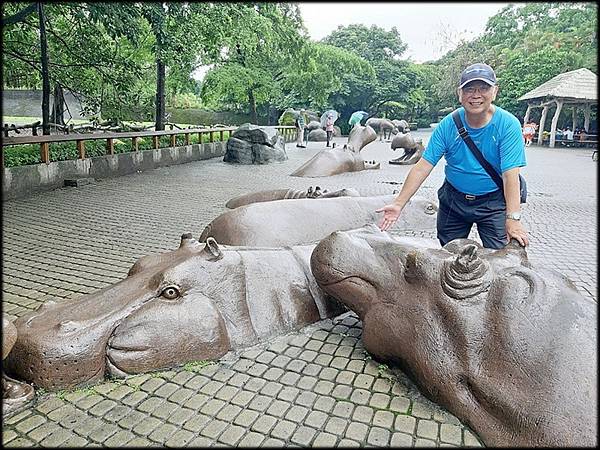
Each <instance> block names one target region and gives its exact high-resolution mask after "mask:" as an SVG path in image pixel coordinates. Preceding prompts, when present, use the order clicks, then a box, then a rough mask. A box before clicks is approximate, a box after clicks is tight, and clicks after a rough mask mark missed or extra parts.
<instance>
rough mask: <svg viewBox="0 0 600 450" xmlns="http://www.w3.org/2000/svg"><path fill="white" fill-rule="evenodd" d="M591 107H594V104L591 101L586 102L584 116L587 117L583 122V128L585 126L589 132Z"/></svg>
mask: <svg viewBox="0 0 600 450" xmlns="http://www.w3.org/2000/svg"><path fill="white" fill-rule="evenodd" d="M591 108H592V105H591V104H590V103H586V104H585V110H584V111H583V116H584V117H585V120H584V122H583V128H585V131H586V132H587V133H589V132H590V114H591Z"/></svg>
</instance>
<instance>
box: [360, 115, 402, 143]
mask: <svg viewBox="0 0 600 450" xmlns="http://www.w3.org/2000/svg"><path fill="white" fill-rule="evenodd" d="M365 125H367V126H370V127H371V128H373V130H375V132H376V133H377V134H378V135H379V140H380V141H382V140H385V139H390V138H391V137H392V134H396V133H398V128H396V125H394V123H393V122H392V121H391V120H388V119H382V118H378V117H371V118H370V119H367V121H366V122H365Z"/></svg>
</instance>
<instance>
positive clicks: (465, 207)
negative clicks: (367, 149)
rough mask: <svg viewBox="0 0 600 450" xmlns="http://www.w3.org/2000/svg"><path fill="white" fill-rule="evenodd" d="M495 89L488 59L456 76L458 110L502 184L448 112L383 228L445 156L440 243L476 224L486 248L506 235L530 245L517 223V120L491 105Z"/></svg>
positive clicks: (521, 151)
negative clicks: (458, 77)
mask: <svg viewBox="0 0 600 450" xmlns="http://www.w3.org/2000/svg"><path fill="white" fill-rule="evenodd" d="M497 94H498V85H497V84H496V74H495V73H494V70H493V69H492V68H491V67H490V66H489V65H487V64H481V63H478V64H472V65H470V66H469V67H467V68H466V69H465V70H464V71H463V72H462V74H461V76H460V83H459V87H458V99H459V101H460V103H461V105H462V108H459V109H458V110H457V111H458V114H459V117H460V118H461V121H462V126H463V127H464V128H465V130H466V131H467V132H468V133H469V135H470V136H471V138H472V139H473V141H474V142H475V144H476V145H477V147H478V148H479V150H480V151H481V153H482V155H483V157H484V158H485V159H486V160H487V161H488V162H489V163H490V164H491V165H492V167H493V168H494V170H496V172H498V173H499V175H501V178H502V181H503V189H500V188H499V187H498V186H497V185H496V183H495V182H494V180H493V179H492V178H491V177H490V176H489V175H488V173H487V172H486V170H485V169H484V168H483V166H482V165H481V164H480V163H479V161H478V160H477V159H476V158H475V156H474V155H473V153H472V152H471V150H470V149H469V148H468V147H467V144H466V143H465V142H464V140H463V139H462V138H461V136H460V134H459V133H458V129H457V127H456V124H455V123H454V120H453V117H452V113H450V114H448V115H447V116H446V117H444V119H443V120H442V121H441V122H440V123H439V125H438V126H437V127H435V129H434V130H433V134H432V135H431V138H430V139H429V142H428V144H427V148H426V149H425V151H424V152H423V156H422V157H421V159H420V160H419V161H418V162H417V163H416V164H415V165H414V166H413V167H412V168H411V169H410V171H409V172H408V175H407V176H406V179H405V180H404V184H403V186H402V190H401V191H400V193H399V194H398V196H397V197H396V198H395V199H394V201H393V202H392V203H391V204H389V205H386V206H384V207H383V208H380V209H378V210H376V212H382V213H383V217H382V219H381V221H380V222H379V227H380V229H381V230H382V231H385V230H387V229H388V228H390V227H391V226H392V225H393V224H394V223H395V222H396V221H397V220H398V217H399V216H400V213H401V212H402V210H403V209H404V206H405V205H406V204H407V203H408V201H409V200H410V199H411V197H412V196H413V195H414V194H415V192H416V191H417V189H419V187H420V186H421V184H423V182H424V181H425V179H426V178H427V177H428V176H429V174H430V173H431V171H432V170H433V168H434V166H435V165H436V164H437V163H438V161H439V160H440V159H441V158H442V156H443V157H444V159H445V160H446V166H445V169H444V170H445V175H446V179H445V181H444V184H443V185H442V187H441V188H440V189H439V190H438V199H439V210H438V217H437V237H438V239H439V241H440V244H441V245H446V244H447V243H448V242H450V241H452V240H454V239H459V238H467V237H468V236H469V233H470V231H471V228H472V227H473V224H474V223H476V224H477V231H478V233H479V237H480V238H481V241H482V243H483V246H484V247H486V248H503V247H504V246H506V245H507V244H508V242H509V241H510V239H516V240H517V241H518V242H519V244H520V245H521V246H526V245H529V238H528V236H527V231H526V230H525V227H524V226H523V225H522V224H521V211H520V208H521V202H520V180H519V168H520V167H523V166H525V165H526V158H525V145H524V142H523V135H522V131H521V123H520V121H519V119H517V118H516V117H515V116H514V115H512V114H511V113H509V112H508V111H505V110H504V109H502V108H500V107H498V106H496V105H494V104H493V103H492V102H493V101H494V100H495V99H496V95H497Z"/></svg>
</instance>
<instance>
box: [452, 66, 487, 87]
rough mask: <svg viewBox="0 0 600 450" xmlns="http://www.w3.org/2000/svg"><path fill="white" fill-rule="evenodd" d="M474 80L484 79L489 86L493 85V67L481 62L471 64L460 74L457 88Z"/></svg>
mask: <svg viewBox="0 0 600 450" xmlns="http://www.w3.org/2000/svg"><path fill="white" fill-rule="evenodd" d="M475 80H480V81H484V82H486V83H487V84H489V85H490V86H494V85H495V84H496V74H495V73H494V69H492V68H491V67H490V66H488V65H487V64H483V63H477V64H471V65H470V66H469V67H467V68H466V69H465V70H463V72H462V73H461V74H460V86H459V88H462V87H463V86H464V85H465V84H467V83H470V82H471V81H475Z"/></svg>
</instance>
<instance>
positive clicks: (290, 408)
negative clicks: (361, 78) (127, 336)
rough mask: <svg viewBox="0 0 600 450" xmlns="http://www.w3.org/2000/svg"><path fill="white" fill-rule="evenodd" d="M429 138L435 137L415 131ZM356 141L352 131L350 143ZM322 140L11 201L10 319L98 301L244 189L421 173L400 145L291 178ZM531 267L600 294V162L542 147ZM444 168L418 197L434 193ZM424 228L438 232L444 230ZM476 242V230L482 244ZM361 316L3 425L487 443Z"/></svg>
mask: <svg viewBox="0 0 600 450" xmlns="http://www.w3.org/2000/svg"><path fill="white" fill-rule="evenodd" d="M413 134H414V135H415V136H417V137H423V138H424V141H425V142H427V139H428V137H429V135H430V132H428V131H417V132H414V133H413ZM336 142H337V145H342V144H343V143H344V142H345V138H337V139H336ZM323 147H324V143H309V146H308V148H307V149H297V148H296V147H295V146H294V144H293V143H291V144H287V151H288V156H289V160H288V161H285V162H283V163H274V164H269V165H262V166H236V165H230V164H227V163H224V162H222V158H214V159H210V160H206V161H199V162H194V163H189V164H184V165H179V166H171V167H165V168H160V169H156V170H152V171H149V172H144V173H137V174H133V175H129V176H123V177H119V178H114V179H106V180H101V181H96V182H95V183H93V184H89V185H85V186H81V187H78V188H63V189H58V190H56V191H52V192H46V193H41V194H36V195H33V196H31V197H28V198H24V199H19V200H11V201H7V202H4V203H3V208H2V209H3V236H2V237H3V240H2V256H3V258H2V275H3V298H2V306H3V311H4V312H5V313H7V314H8V315H9V316H11V318H15V317H18V316H21V315H23V314H25V313H26V312H28V311H30V310H34V309H36V308H37V307H38V306H39V305H40V304H42V303H43V302H45V301H47V300H49V299H55V300H56V299H58V300H60V299H61V298H72V297H78V296H81V295H82V294H86V293H90V292H94V291H96V290H98V289H99V288H102V287H104V286H107V285H109V284H112V283H114V282H116V281H118V280H120V279H122V278H124V277H125V276H126V274H127V271H128V270H129V268H130V266H131V265H132V264H133V263H134V262H135V260H136V259H137V258H139V257H140V256H142V255H146V254H149V253H154V252H162V251H165V250H171V249H173V248H175V247H177V246H178V244H179V238H180V236H181V234H182V233H186V232H192V233H193V234H194V236H196V237H197V236H199V235H200V233H201V231H202V229H203V228H204V226H205V225H206V224H207V223H208V222H210V221H211V220H212V219H213V218H214V217H216V216H217V215H218V214H220V213H221V212H223V211H224V210H225V206H224V205H225V202H226V201H227V200H228V199H229V198H231V197H233V196H236V195H239V194H242V193H247V192H251V191H257V190H263V189H272V188H295V189H306V188H308V186H311V185H312V186H316V185H319V186H321V188H327V189H339V188H344V187H353V188H356V189H358V190H359V192H360V193H361V194H362V195H379V194H390V193H392V192H393V191H394V190H395V189H399V188H400V187H401V186H400V184H401V183H402V181H403V180H404V178H405V176H406V174H407V172H408V170H409V169H410V167H405V166H394V165H389V164H388V162H387V161H388V160H390V159H392V158H396V157H397V156H399V152H393V151H391V150H390V144H389V143H380V142H375V143H372V144H370V145H369V146H368V147H366V148H365V149H364V150H363V155H364V157H365V159H368V160H371V159H373V160H377V161H380V162H381V169H380V170H369V171H363V172H358V173H346V174H340V175H336V176H332V177H326V178H314V179H310V178H296V177H290V176H289V173H291V172H292V171H293V170H295V169H296V168H297V167H299V166H300V165H301V164H302V163H303V162H304V161H306V160H307V159H308V158H309V157H311V156H312V155H314V154H315V153H316V152H318V151H319V150H320V149H322V148H323ZM527 153H528V162H529V166H528V167H527V168H526V169H525V170H524V171H523V173H524V175H525V176H526V178H527V180H528V186H529V200H528V203H527V204H526V205H524V207H523V213H524V224H525V226H526V227H527V228H528V230H529V231H530V240H531V245H530V247H529V249H528V254H529V258H530V260H531V261H532V262H533V263H537V264H544V265H546V266H548V267H551V268H554V269H556V270H558V271H560V272H562V273H564V274H566V275H567V276H569V277H570V278H571V279H572V280H573V281H574V283H575V284H576V285H577V287H578V288H579V289H580V291H581V293H582V294H583V295H586V296H588V297H591V298H593V299H594V300H597V297H596V292H597V291H596V289H597V259H596V252H597V220H596V214H597V205H596V201H597V194H596V183H597V177H596V170H597V167H598V166H597V163H595V162H593V161H592V160H591V150H589V149H548V148H541V147H535V146H533V147H529V148H528V149H527ZM442 180H443V163H441V164H439V165H438V166H437V167H436V168H435V169H434V171H433V172H432V175H431V176H430V178H429V179H428V180H427V181H426V182H425V184H424V186H423V187H422V188H421V190H420V191H419V195H422V196H424V197H428V198H430V199H433V200H435V199H436V196H435V195H436V190H437V188H438V187H439V186H440V185H441V182H442ZM411 234H413V235H418V236H424V237H432V238H435V230H433V229H432V230H421V231H418V232H413V233H411ZM471 237H474V238H476V237H477V233H476V230H474V231H473V233H472V236H471ZM360 337H361V323H360V322H359V321H358V319H357V317H356V316H355V315H354V314H353V313H346V314H343V315H341V316H339V317H336V318H334V319H332V320H330V319H328V320H324V321H321V322H318V323H316V324H313V325H310V326H308V327H305V328H303V329H301V330H299V331H297V332H293V333H290V334H287V335H285V336H279V337H277V338H274V339H272V340H270V341H268V342H264V343H262V344H260V345H258V346H255V347H252V348H248V349H244V350H242V351H238V352H237V353H233V352H232V353H230V354H228V355H226V357H224V358H223V359H221V360H220V361H218V362H217V363H213V364H206V365H203V364H200V363H197V364H188V365H186V366H184V367H179V368H175V369H173V370H169V371H164V372H155V373H149V374H143V375H136V376H132V377H128V378H126V379H124V380H107V381H105V382H102V383H99V384H96V385H94V386H89V387H85V388H80V389H74V390H70V391H64V392H58V393H44V392H40V391H38V392H37V395H36V399H35V400H34V402H33V403H32V404H31V405H29V406H28V407H27V408H26V409H25V410H23V411H22V412H19V413H17V414H15V415H13V416H11V417H9V418H8V419H6V420H4V424H3V429H2V442H3V444H5V445H8V446H10V447H19V446H49V447H54V446H61V447H67V446H88V445H89V446H203V447H207V446H240V447H243V446H249V447H256V446H261V447H268V446H284V445H285V446H340V447H342V446H348V447H353V446H354V447H358V446H409V447H410V446H462V447H465V446H481V445H482V444H481V443H480V441H479V440H478V438H477V437H476V436H475V434H473V433H472V432H471V431H470V430H469V429H468V428H467V427H466V426H464V425H463V424H462V423H461V422H460V421H459V420H458V419H457V418H456V417H454V416H453V415H452V414H450V413H448V412H447V411H446V410H444V409H443V408H441V407H440V406H438V405H436V404H434V403H432V402H430V401H429V400H427V399H426V398H425V397H423V396H422V395H421V394H420V393H419V391H418V390H417V389H416V388H415V386H414V385H413V384H412V383H411V381H410V380H408V379H407V377H406V376H405V375H404V374H403V373H402V372H400V371H398V370H396V369H394V368H388V367H387V366H385V365H383V364H380V363H379V362H378V361H376V360H374V359H371V357H370V356H369V355H368V353H367V352H366V351H365V350H364V348H363V346H362V342H361V339H360Z"/></svg>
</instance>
